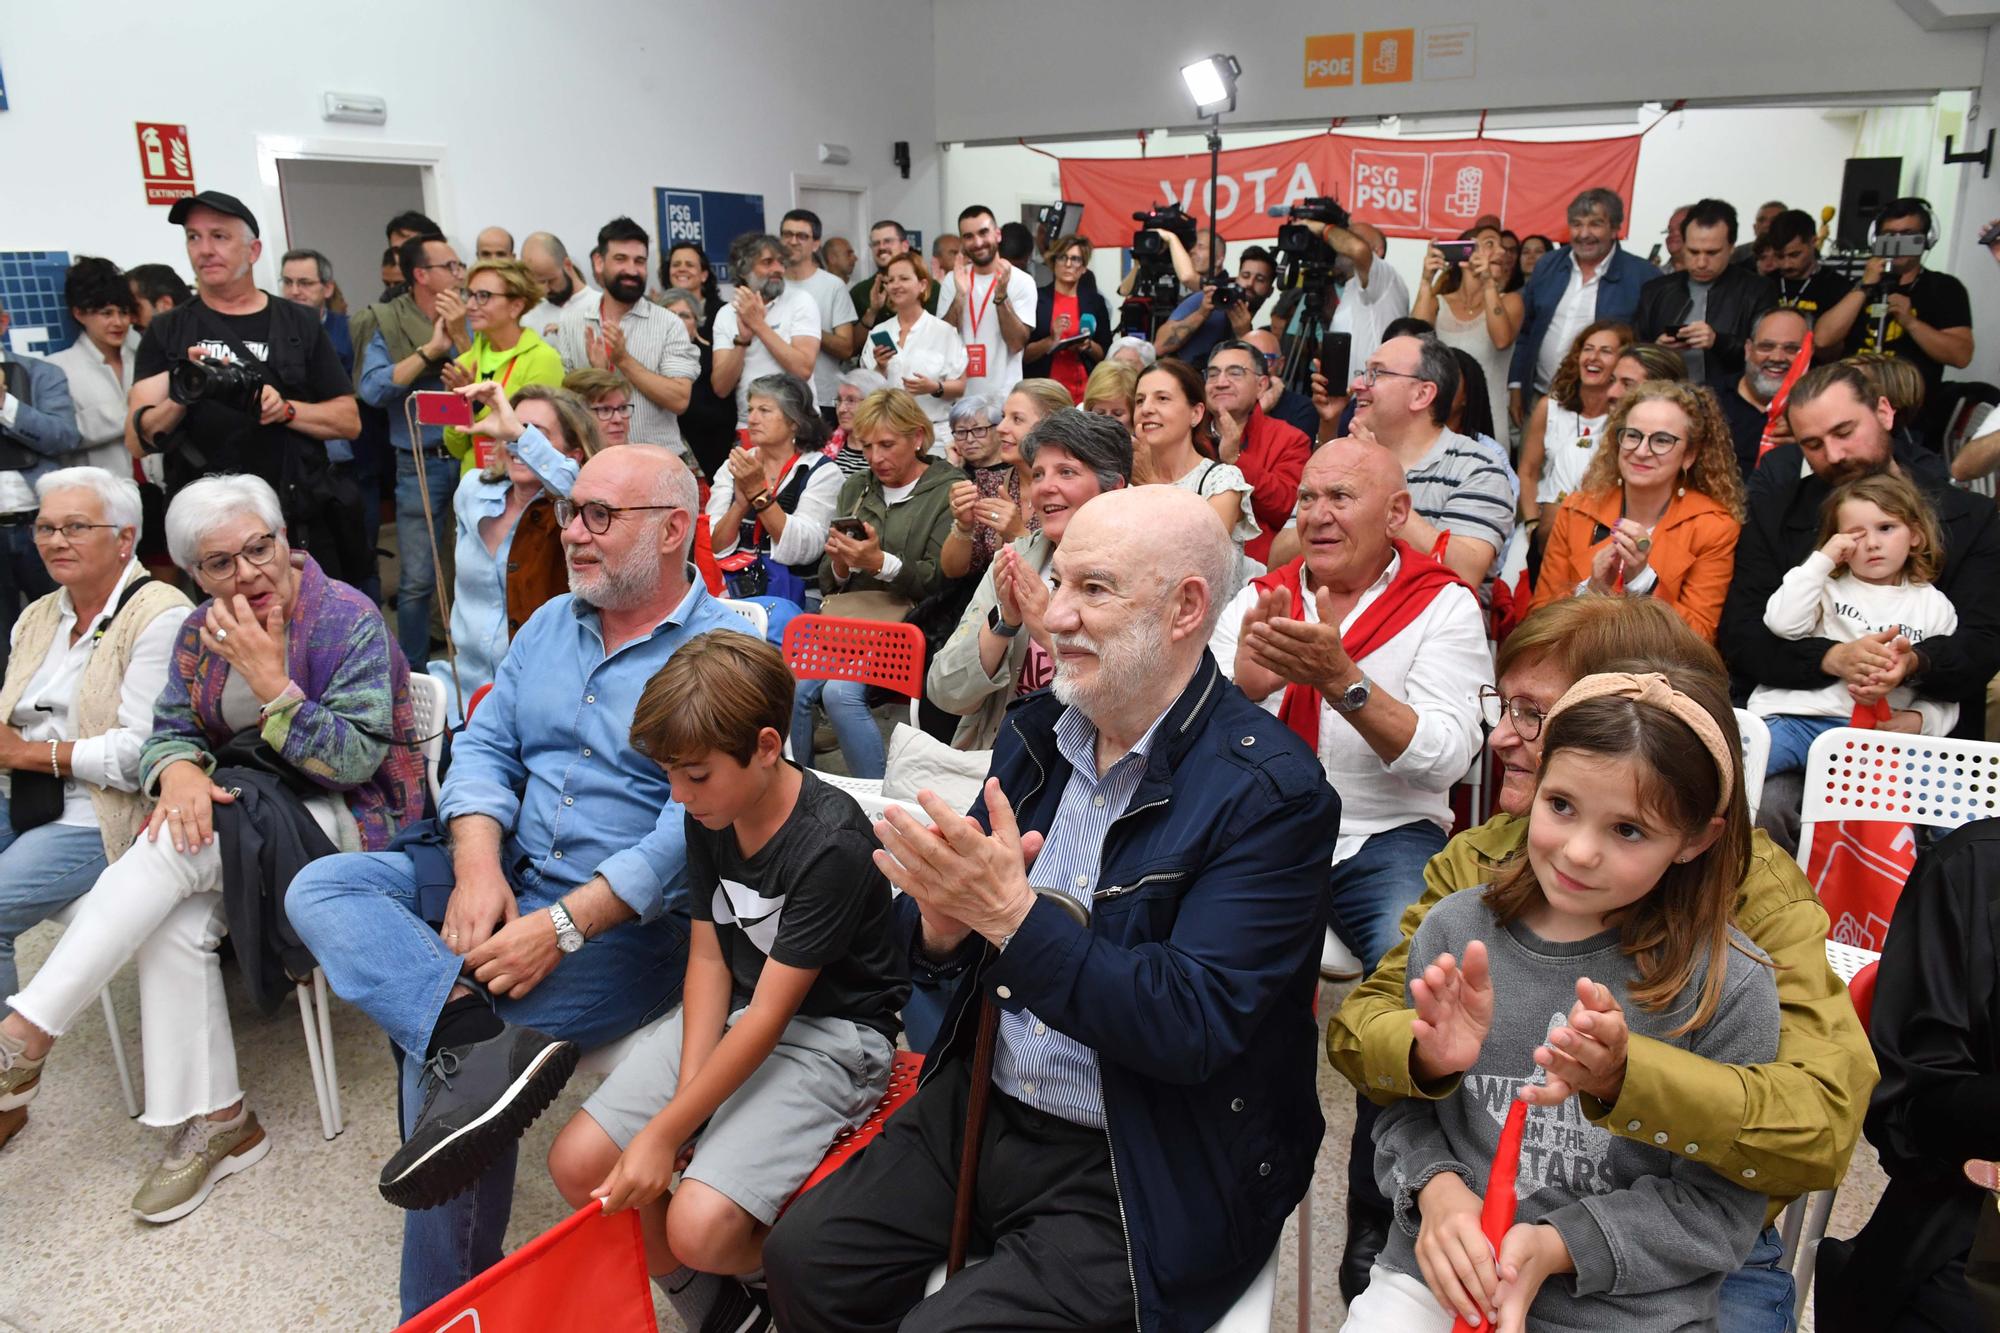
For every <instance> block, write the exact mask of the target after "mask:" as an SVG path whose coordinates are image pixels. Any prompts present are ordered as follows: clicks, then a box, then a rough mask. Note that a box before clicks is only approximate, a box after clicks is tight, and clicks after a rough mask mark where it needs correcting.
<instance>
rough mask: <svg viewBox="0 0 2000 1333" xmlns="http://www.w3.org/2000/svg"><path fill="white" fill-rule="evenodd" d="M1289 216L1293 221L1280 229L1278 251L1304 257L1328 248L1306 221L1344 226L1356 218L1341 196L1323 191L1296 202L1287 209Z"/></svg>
mask: <svg viewBox="0 0 2000 1333" xmlns="http://www.w3.org/2000/svg"><path fill="white" fill-rule="evenodd" d="M1285 216H1286V217H1287V218H1289V219H1290V221H1288V222H1286V223H1285V225H1284V226H1282V227H1280V228H1278V250H1279V252H1280V253H1282V254H1285V255H1290V256H1296V257H1298V258H1301V259H1303V258H1307V257H1310V256H1312V255H1313V254H1315V253H1317V252H1319V251H1322V250H1325V249H1326V246H1325V244H1324V243H1322V242H1321V240H1320V238H1319V237H1318V236H1316V235H1314V234H1313V229H1312V228H1311V227H1308V226H1305V225H1304V224H1305V223H1308V222H1318V223H1321V224H1323V225H1325V226H1328V227H1342V228H1344V227H1346V226H1347V224H1348V223H1349V222H1350V221H1351V220H1352V219H1351V218H1350V217H1349V215H1348V212H1347V210H1346V209H1344V208H1342V207H1341V206H1340V201H1339V200H1338V199H1335V198H1333V197H1332V196H1330V195H1323V194H1322V195H1314V196H1313V197H1312V198H1310V199H1302V200H1300V201H1299V202H1298V203H1296V204H1293V205H1292V206H1291V207H1290V208H1288V209H1286V210H1285Z"/></svg>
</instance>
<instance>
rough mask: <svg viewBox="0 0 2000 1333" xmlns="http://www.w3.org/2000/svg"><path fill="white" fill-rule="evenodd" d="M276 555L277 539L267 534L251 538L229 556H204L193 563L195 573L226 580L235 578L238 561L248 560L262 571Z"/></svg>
mask: <svg viewBox="0 0 2000 1333" xmlns="http://www.w3.org/2000/svg"><path fill="white" fill-rule="evenodd" d="M277 554H278V538H277V536H276V535H275V534H274V533H269V532H267V533H265V534H264V535H263V536H261V537H252V538H251V539H250V540H249V541H248V542H245V543H244V545H243V549H242V550H240V551H236V552H233V553H231V554H229V555H220V554H217V555H205V556H203V557H202V558H201V559H199V560H197V561H195V562H194V567H195V572H196V573H199V574H202V575H205V576H207V577H208V578H211V579H218V580H219V579H228V578H234V577H236V562H237V561H238V560H248V561H249V562H250V563H251V564H253V565H255V566H257V567H258V568H259V569H262V568H263V567H264V566H265V565H268V564H270V563H271V561H272V560H274V559H275V558H276V557H277Z"/></svg>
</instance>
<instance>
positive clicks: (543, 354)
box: [444, 329, 563, 472]
mask: <svg viewBox="0 0 2000 1333" xmlns="http://www.w3.org/2000/svg"><path fill="white" fill-rule="evenodd" d="M458 364H459V365H461V366H464V367H465V368H466V369H467V370H469V371H471V372H472V377H473V378H474V379H476V380H499V381H500V382H501V384H502V385H503V386H504V387H505V388H506V390H507V392H508V393H509V394H510V395H511V394H512V393H513V392H514V391H515V390H516V389H519V388H520V387H521V386H522V385H524V384H546V385H548V386H549V387H550V388H553V389H560V388H561V387H562V382H563V363H562V357H561V356H560V355H558V354H557V352H556V349H555V348H553V347H551V346H549V345H548V344H547V343H546V342H544V341H542V337H541V335H540V334H538V333H536V332H535V331H534V330H533V329H522V330H521V338H520V341H518V342H516V343H515V344H514V345H513V346H512V347H510V348H508V349H507V350H506V351H504V352H503V351H501V350H499V349H498V348H496V347H495V346H493V344H492V343H489V342H487V341H486V335H485V334H483V333H479V334H474V335H473V338H472V350H471V351H469V352H467V353H465V354H464V355H463V356H461V357H459V358H458ZM485 415H486V413H485V411H484V410H483V409H482V410H481V411H480V413H479V415H478V416H476V417H474V418H473V420H475V421H477V420H478V419H479V418H480V417H484V416H485ZM472 439H473V437H472V436H470V435H468V434H466V433H465V432H464V431H462V430H447V431H446V432H445V433H444V447H445V448H447V449H449V450H451V456H452V457H453V458H456V459H457V460H458V463H459V467H460V469H461V470H462V471H463V472H470V471H472V469H473V468H475V467H477V466H478V457H477V453H476V451H475V450H474V449H473V447H472Z"/></svg>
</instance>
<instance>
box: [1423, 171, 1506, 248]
mask: <svg viewBox="0 0 2000 1333" xmlns="http://www.w3.org/2000/svg"><path fill="white" fill-rule="evenodd" d="M1508 165H1509V159H1508V157H1507V154H1505V153H1487V152H1471V153H1433V154H1431V174H1430V199H1429V203H1430V208H1429V210H1428V217H1427V219H1426V225H1428V226H1430V227H1432V228H1437V229H1443V228H1452V229H1456V230H1461V231H1462V230H1464V229H1465V228H1466V227H1469V226H1471V225H1472V220H1473V219H1474V218H1477V217H1479V216H1480V215H1482V214H1485V213H1493V214H1496V215H1498V216H1500V217H1505V216H1506V215H1507V168H1508Z"/></svg>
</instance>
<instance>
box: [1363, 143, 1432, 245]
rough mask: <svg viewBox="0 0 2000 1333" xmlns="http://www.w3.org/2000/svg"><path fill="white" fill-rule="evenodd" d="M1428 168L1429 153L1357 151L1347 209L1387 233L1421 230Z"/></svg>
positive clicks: (1365, 149) (1376, 150) (1369, 149)
mask: <svg viewBox="0 0 2000 1333" xmlns="http://www.w3.org/2000/svg"><path fill="white" fill-rule="evenodd" d="M1429 166H1430V155H1429V154H1428V153H1422V152H1385V151H1383V150H1380V149H1373V148H1357V149H1356V150H1355V151H1354V167H1353V172H1354V176H1353V183H1352V187H1351V188H1350V189H1349V191H1348V196H1347V206H1348V208H1349V209H1350V210H1352V211H1353V213H1354V216H1355V217H1357V218H1360V219H1361V220H1362V221H1364V222H1372V223H1374V224H1375V225H1376V226H1378V227H1381V228H1384V229H1385V230H1393V229H1402V230H1405V231H1419V230H1422V228H1423V226H1424V193H1425V186H1426V184H1427V178H1426V171H1427V169H1428V167H1429Z"/></svg>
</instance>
